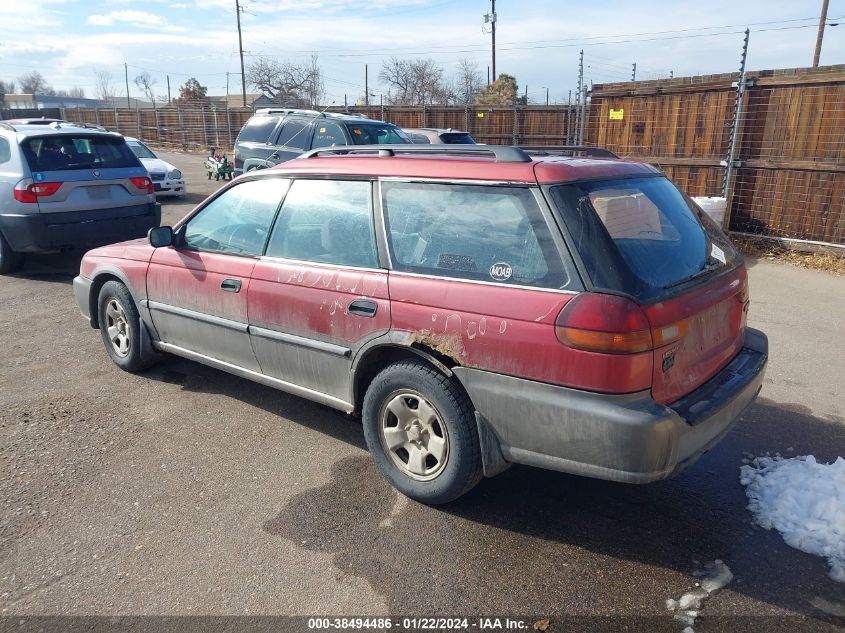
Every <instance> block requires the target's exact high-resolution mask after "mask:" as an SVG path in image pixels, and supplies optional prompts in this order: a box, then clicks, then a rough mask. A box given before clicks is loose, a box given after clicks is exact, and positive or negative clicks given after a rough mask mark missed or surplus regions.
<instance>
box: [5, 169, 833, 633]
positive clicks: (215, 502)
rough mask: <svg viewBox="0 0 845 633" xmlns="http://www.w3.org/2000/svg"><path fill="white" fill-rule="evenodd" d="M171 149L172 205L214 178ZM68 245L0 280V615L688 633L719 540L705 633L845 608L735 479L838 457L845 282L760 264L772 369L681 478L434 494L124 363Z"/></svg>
mask: <svg viewBox="0 0 845 633" xmlns="http://www.w3.org/2000/svg"><path fill="white" fill-rule="evenodd" d="M162 157H163V158H165V159H166V160H169V161H170V162H173V163H174V164H176V165H177V166H178V167H179V168H180V169H182V170H183V171H184V172H185V174H186V177H187V179H188V187H189V191H191V192H192V193H191V194H190V196H189V197H188V198H187V199H185V200H182V201H174V202H165V203H164V210H163V211H164V213H163V222H164V223H172V222H174V221H175V220H177V219H178V218H180V217H181V216H182V215H184V214H185V213H186V212H187V211H188V210H189V209H190V208H191V207H192V206H193V205H194V204H196V202H198V201H199V200H201V199H203V198H204V197H205V195H207V194H208V193H210V192H211V191H213V190H214V189H215V188H216V187H217V186H218V185H219V184H221V183H216V182H214V181H213V180H212V181H210V182H209V181H207V180H206V179H205V176H204V174H203V172H202V167H201V164H202V157H201V156H197V155H190V154H175V153H174V154H162ZM78 264H79V259H78V257H77V258H74V257H36V258H31V260H30V261H29V262H28V264H27V266H26V268H25V270H24V271H23V272H21V273H20V274H18V275H14V276H10V277H2V278H0V350H2V355H0V358H2V362H0V385H2V388H0V612H2V613H3V614H6V615H11V614H14V615H36V614H38V615H63V614H75V615H86V614H96V615H117V614H136V615H137V614H157V615H191V614H214V615H224V614H251V615H256V614H323V615H326V614H331V615H350V614H358V615H361V614H369V615H376V614H393V615H400V614H401V615H416V616H430V615H444V616H445V615H480V614H484V615H500V616H504V615H513V614H521V615H524V616H529V617H534V618H535V619H540V618H541V617H549V618H551V619H552V627H553V630H563V629H562V628H557V629H555V626H560V623H561V622H562V620H561V618H563V617H564V616H592V615H602V616H623V617H625V618H629V619H628V620H626V621H625V622H624V625H626V626H628V630H632V631H633V630H649V631H651V630H657V628H659V627H658V623H657V621H656V620H647V619H643V620H637V619H634V618H637V617H643V618H648V617H653V616H663V617H664V619H663V620H662V621H660V623H659V626H660V627H663V628H665V629H666V630H672V631H678V632H680V631H681V630H682V629H683V625H682V624H680V623H678V622H672V621H671V620H669V619H665V616H666V613H667V612H666V607H665V601H666V599H667V598H678V596H680V595H681V594H683V593H684V592H685V591H687V590H689V589H690V588H691V587H693V586H694V583H695V582H696V578H695V577H694V576H693V572H695V570H696V569H698V568H700V566H701V565H703V564H704V563H706V562H708V561H713V560H715V559H722V560H724V561H725V562H726V563H727V564H728V566H729V567H730V569H731V570H732V572H733V574H734V577H735V579H734V581H733V582H732V583H731V584H730V585H728V586H727V588H725V589H724V590H722V591H721V592H719V593H717V594H714V595H713V596H712V597H711V598H710V599H709V600H708V601H707V603H706V605H705V607H704V609H703V610H702V612H701V617H700V618H699V619H698V621H697V622H696V625H695V630H696V631H699V632H701V631H721V630H727V629H729V628H737V629H739V628H743V630H745V628H747V629H748V630H783V631H793V630H839V627H841V626H843V624H844V623H845V620H843V618H837V617H835V616H831V615H828V614H826V613H825V612H824V611H822V610H820V609H818V608H816V607H814V606H813V603H814V602H815V603H816V604H824V605H827V608H828V610H830V605H834V607H835V606H836V605H839V606H840V607H841V608H845V607H843V606H842V605H843V604H845V586H843V585H842V584H838V583H835V582H833V581H832V580H830V579H829V578H828V577H827V575H826V574H827V567H826V564H825V561H824V560H823V559H821V558H817V557H814V556H810V555H807V554H803V553H801V552H799V551H797V550H794V549H791V548H789V547H788V546H787V545H786V544H785V543H784V542H783V541H782V539H781V537H780V536H779V535H778V534H776V533H772V532H767V531H764V530H761V529H759V528H756V527H755V526H754V525H753V524H752V523H751V517H750V515H749V513H748V512H747V510H746V509H745V505H746V499H745V493H744V490H743V488H742V487H741V486H740V484H739V467H740V466H741V462H742V459H743V457H744V456H745V454H746V453H750V454H753V455H760V454H763V453H765V452H767V451H770V452H772V453H774V452H782V453H784V454H788V455H792V454H808V453H812V454H814V455H815V456H816V457H817V458H818V459H819V460H822V461H825V460H832V459H834V458H835V457H836V456H837V455H845V420H843V417H842V416H843V411H845V390H843V388H842V374H843V369H845V362H843V360H842V359H843V358H845V342H844V341H843V337H842V327H843V326H842V324H843V323H845V300H843V296H845V279H843V278H842V277H835V276H832V275H828V274H826V273H822V272H816V271H809V270H803V269H799V268H795V267H791V266H788V265H781V264H777V263H773V262H769V261H766V260H761V261H754V260H752V261H751V262H750V264H751V267H750V276H751V284H752V291H751V292H752V310H751V316H750V322H751V325H753V326H755V327H759V328H761V329H763V330H765V331H766V332H767V333H768V335H769V337H770V344H771V361H770V367H769V371H768V374H767V378H766V383H765V386H764V388H763V392H762V395H761V397H760V398H759V400H758V401H757V403H755V404H754V405H753V406H752V407H751V408H750V409H749V410H748V411H747V412H746V414H745V416H744V418H743V423H742V424H741V425H739V426H738V427H737V428H736V430H735V431H733V432H732V433H731V434H730V435H729V436H728V437H727V438H726V440H725V441H723V442H722V443H721V444H719V445H718V446H717V447H716V448H715V449H714V450H713V451H712V452H711V453H709V454H708V455H706V456H704V457H703V458H702V459H701V460H700V461H699V462H698V463H697V464H696V465H695V466H694V467H692V468H691V469H689V470H688V471H687V472H685V473H684V474H682V475H681V476H680V477H678V478H676V479H673V480H670V481H665V482H660V483H656V484H652V485H649V486H641V487H637V486H626V485H622V484H612V483H607V482H601V481H594V480H589V479H583V478H579V477H574V476H568V475H563V474H559V473H552V472H546V471H541V470H536V469H531V468H527V467H514V468H511V469H510V470H509V471H507V472H506V473H504V474H503V475H501V476H499V477H496V478H494V479H492V480H487V481H485V482H483V483H482V484H481V485H480V486H478V488H476V489H475V490H474V491H473V492H472V493H470V494H469V495H467V496H466V497H464V498H462V499H460V500H458V501H457V502H455V503H453V504H450V505H448V506H446V507H440V508H429V507H425V506H422V505H419V504H417V503H414V502H412V501H408V500H407V499H405V498H403V497H400V496H399V495H397V494H396V493H395V492H393V490H392V489H391V488H390V487H389V486H388V485H387V484H386V483H385V482H384V481H383V480H382V479H381V478H380V477H379V476H378V474H377V472H376V469H375V467H374V465H373V463H372V462H371V460H370V459H369V457H368V455H367V453H366V450H365V447H364V440H363V434H362V431H361V427H360V424H359V423H357V422H356V421H354V420H352V419H350V418H346V417H344V416H341V415H339V414H337V413H335V412H334V411H331V410H329V409H327V408H324V407H322V406H319V405H316V404H312V403H310V402H308V401H305V400H302V399H298V398H295V397H293V396H288V395H286V394H283V393H280V392H277V391H274V390H272V389H269V388H266V387H262V386H260V385H256V384H253V383H250V382H247V381H245V380H242V379H239V378H236V377H233V376H230V375H227V374H224V373H221V372H218V371H216V370H213V369H209V368H206V367H203V366H201V365H197V364H194V363H191V362H188V361H184V360H180V359H176V358H173V359H168V360H166V361H165V362H163V363H161V364H160V365H158V366H157V367H156V368H154V369H152V370H150V371H148V372H146V373H143V374H139V375H131V374H127V373H124V372H121V371H120V370H118V369H117V368H116V367H115V366H114V365H112V363H111V362H110V361H109V360H108V357H107V356H106V353H105V351H104V350H103V347H102V342H101V340H100V338H99V335H98V333H97V332H95V331H93V330H91V329H90V328H88V327H87V325H86V324H85V322H84V321H83V320H82V319H81V318H80V316H79V312H78V310H77V308H76V305H75V302H74V300H73V296H72V290H71V285H70V282H71V279H72V278H73V276H74V275H75V274H76V271H77V270H78ZM819 599H821V600H822V602H819ZM722 618H727V619H722ZM0 622H2V620H0ZM556 622H557V623H558V624H557V625H556ZM585 626H586V625H585ZM621 626H622V625H620V627H619V628H621ZM0 628H2V627H0ZM663 628H660V630H663ZM583 630H587V628H584V629H583Z"/></svg>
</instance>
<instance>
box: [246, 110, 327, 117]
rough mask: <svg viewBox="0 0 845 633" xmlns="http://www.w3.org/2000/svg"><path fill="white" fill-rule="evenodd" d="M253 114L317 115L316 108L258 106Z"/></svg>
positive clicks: (318, 113)
mask: <svg viewBox="0 0 845 633" xmlns="http://www.w3.org/2000/svg"><path fill="white" fill-rule="evenodd" d="M255 114H307V115H308V116H319V115H320V114H321V112H318V111H317V110H303V109H300V108H259V109H258V110H256V111H255Z"/></svg>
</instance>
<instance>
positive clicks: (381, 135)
mask: <svg viewBox="0 0 845 633" xmlns="http://www.w3.org/2000/svg"><path fill="white" fill-rule="evenodd" d="M347 127H348V128H349V132H350V136H351V137H352V142H353V143H354V144H355V145H393V144H401V143H410V142H411V139H410V138H408V135H407V134H405V133H404V132H403V131H402V130H400V129H399V128H398V127H396V126H395V125H388V124H383V125H378V124H374V123H367V124H360V125H359V124H354V125H348V126H347Z"/></svg>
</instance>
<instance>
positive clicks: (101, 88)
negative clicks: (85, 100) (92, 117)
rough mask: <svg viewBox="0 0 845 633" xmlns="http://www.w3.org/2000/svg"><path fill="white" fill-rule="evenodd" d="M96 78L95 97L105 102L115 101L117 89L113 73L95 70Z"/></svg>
mask: <svg viewBox="0 0 845 633" xmlns="http://www.w3.org/2000/svg"><path fill="white" fill-rule="evenodd" d="M94 78H95V81H96V85H95V87H94V95H95V96H96V97H97V98H98V99H101V100H103V101H112V100H114V98H115V94H116V88H115V84H114V81H113V80H112V76H111V73H110V72H108V71H107V70H95V71H94Z"/></svg>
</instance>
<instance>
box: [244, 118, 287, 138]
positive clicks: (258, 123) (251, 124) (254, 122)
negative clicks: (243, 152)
mask: <svg viewBox="0 0 845 633" xmlns="http://www.w3.org/2000/svg"><path fill="white" fill-rule="evenodd" d="M278 122H279V117H275V116H254V117H252V118H251V119H250V120H249V121H247V122H246V125H244V126H243V128H242V129H241V133H240V134H238V142H241V143H244V142H251V143H266V142H267V141H268V140H269V139H270V134H271V133H272V132H273V130H275V129H276V123H278Z"/></svg>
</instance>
